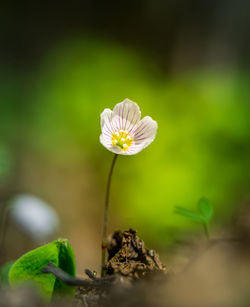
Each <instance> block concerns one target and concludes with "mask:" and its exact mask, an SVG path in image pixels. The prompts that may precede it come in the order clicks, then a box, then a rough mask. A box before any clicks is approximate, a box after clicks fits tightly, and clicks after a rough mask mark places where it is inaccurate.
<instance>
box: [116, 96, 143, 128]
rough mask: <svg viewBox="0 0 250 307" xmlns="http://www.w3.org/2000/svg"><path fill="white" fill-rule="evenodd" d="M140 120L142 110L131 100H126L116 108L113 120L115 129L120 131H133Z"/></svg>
mask: <svg viewBox="0 0 250 307" xmlns="http://www.w3.org/2000/svg"><path fill="white" fill-rule="evenodd" d="M140 119H141V111H140V108H139V107H138V105H137V104H136V103H135V102H133V101H131V100H129V99H125V100H124V101H122V102H120V103H118V104H117V105H116V106H115V107H114V110H113V116H112V120H113V124H114V127H116V128H118V130H128V131H130V130H132V129H133V128H134V126H135V125H136V124H137V123H138V122H139V121H140Z"/></svg>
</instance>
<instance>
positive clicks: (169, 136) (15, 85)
mask: <svg viewBox="0 0 250 307" xmlns="http://www.w3.org/2000/svg"><path fill="white" fill-rule="evenodd" d="M248 8H249V3H248V2H247V1H239V2H238V3H236V2H226V1H212V2H211V3H209V4H206V5H205V4H204V3H203V5H201V3H200V2H198V1H189V2H184V1H176V2H174V1H165V2H163V1H153V0H152V1H147V2H145V3H144V2H139V1H138V2H132V1H129V2H128V3H127V5H126V7H122V6H121V5H118V4H115V3H112V2H111V3H109V4H105V5H104V4H103V3H101V2H100V1H92V2H91V1H82V2H74V1H73V2H72V4H68V5H67V4H62V5H61V6H59V7H57V6H56V4H50V5H49V6H48V7H46V5H44V4H39V3H36V4H34V3H28V2H27V3H22V4H21V3H20V4H19V3H18V2H16V3H15V5H11V4H9V5H8V4H5V5H4V7H3V11H2V15H3V16H4V18H2V23H3V25H4V28H2V30H1V40H2V46H3V50H2V52H1V55H0V68H1V70H0V114H1V120H0V192H1V205H2V207H4V206H5V204H6V202H7V201H8V200H9V199H10V198H11V197H12V196H14V195H16V194H17V193H29V194H33V195H36V196H38V197H40V198H42V199H43V200H45V201H47V202H48V203H50V204H51V205H52V206H53V207H54V208H55V209H56V210H57V212H58V214H59V217H60V219H61V228H60V231H59V233H58V235H59V236H61V237H67V238H68V239H69V240H70V242H71V244H72V246H73V248H74V249H75V252H76V255H77V262H78V268H79V271H82V270H83V269H84V268H86V267H89V268H95V269H97V266H98V265H99V261H100V250H99V246H100V240H101V227H102V216H103V210H104V206H103V203H104V196H105V195H104V193H105V185H106V179H107V174H108V170H109V167H110V163H111V159H112V153H110V152H108V151H107V150H106V149H105V148H104V147H102V145H101V144H100V143H99V135H100V114H101V112H102V111H103V109H104V108H111V109H112V108H113V107H114V105H115V104H116V103H118V102H120V101H122V100H123V99H124V98H126V97H128V98H130V99H131V100H133V101H135V102H137V103H138V105H139V106H140V108H141V111H142V116H146V115H150V116H151V117H152V118H153V119H155V120H156V121H157V122H158V126H159V127H158V134H157V137H156V139H155V141H154V142H153V143H152V145H150V146H149V147H148V148H147V149H145V150H144V151H142V152H141V153H140V154H138V155H135V156H131V157H129V156H128V157H126V156H120V157H119V159H118V161H117V165H116V169H115V173H114V177H113V182H112V190H111V201H110V212H109V231H110V232H111V231H113V230H114V229H120V228H121V229H126V228H129V227H131V228H134V229H137V230H138V232H139V235H140V236H141V237H142V238H143V239H144V240H145V241H146V243H147V245H148V246H150V247H152V248H158V249H161V250H162V251H164V250H167V247H168V246H169V245H170V244H171V243H172V242H173V241H174V240H175V239H177V238H179V237H180V236H181V235H182V234H183V233H185V232H187V231H197V232H199V231H200V230H199V228H198V226H197V225H194V224H191V223H188V222H187V221H186V220H185V219H183V218H181V217H179V216H177V215H174V214H173V208H174V206H175V205H181V206H185V207H187V208H189V209H195V208H196V204H197V201H198V199H199V198H200V197H202V196H206V197H208V198H209V199H210V200H211V202H212V203H213V205H214V208H215V219H214V223H213V225H212V226H214V228H216V227H217V228H220V227H223V226H224V225H227V224H228V223H230V221H232V220H233V217H234V215H235V214H236V213H235V212H237V211H238V210H239V208H240V207H241V206H244V204H246V203H247V202H249V201H250V194H249V183H250V180H249V176H250V175H249V174H250V164H249V157H250V142H249V140H250V123H249V106H250V104H249V101H250V100H249V98H250V97H249V96H250V95H249V84H250V72H249V69H248V66H247V63H248V57H249V54H250V53H249V52H248V51H250V50H249V40H248V38H249V33H250V31H249V27H248V23H249V20H250V19H249V16H248V15H249V14H247V13H246V11H248V12H249V10H247V9H248ZM10 20H11V22H10ZM239 33H240V34H241V35H238V34H239ZM247 41H248V44H247ZM17 232H18V231H17V230H13V227H12V224H10V225H9V226H8V235H7V238H8V239H7V242H6V243H5V247H6V250H7V258H15V257H18V256H20V254H21V253H22V252H24V251H26V249H27V250H28V249H29V248H30V247H31V246H35V244H34V243H30V242H29V243H27V242H26V241H25V242H26V243H25V244H24V243H23V241H22V238H23V237H22V236H21V235H20V238H19V239H17ZM9 241H11V242H12V243H11V244H10V243H8V242H9ZM14 241H15V242H16V244H14V245H15V248H14V247H13V242H14Z"/></svg>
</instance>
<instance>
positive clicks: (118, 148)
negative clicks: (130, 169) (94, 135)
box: [100, 99, 157, 155]
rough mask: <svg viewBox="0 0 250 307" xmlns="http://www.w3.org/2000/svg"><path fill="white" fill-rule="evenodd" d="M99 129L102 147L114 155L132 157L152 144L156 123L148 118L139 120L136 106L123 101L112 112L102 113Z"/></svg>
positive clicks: (129, 101)
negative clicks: (100, 130)
mask: <svg viewBox="0 0 250 307" xmlns="http://www.w3.org/2000/svg"><path fill="white" fill-rule="evenodd" d="M101 129H102V134H101V135H100V142H101V143H102V145H103V146H104V147H106V148H107V149H108V150H110V151H112V152H114V153H116V154H121V155H134V154H137V153H138V152H140V151H141V150H142V149H144V148H145V147H147V146H148V145H149V144H151V143H152V142H153V140H154V138H155V135H156V130H157V122H156V121H154V120H152V118H151V117H149V116H146V117H144V118H143V119H141V111H140V109H139V107H138V105H137V104H136V103H135V102H133V101H131V100H129V99H125V100H124V101H122V102H120V103H118V104H117V105H116V106H115V107H114V110H113V111H112V110H110V109H105V110H104V111H103V112H102V114H101Z"/></svg>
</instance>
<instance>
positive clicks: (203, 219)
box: [174, 197, 213, 224]
mask: <svg viewBox="0 0 250 307" xmlns="http://www.w3.org/2000/svg"><path fill="white" fill-rule="evenodd" d="M174 212H175V213H176V214H179V215H182V216H185V217H187V218H188V219H190V220H192V221H193V222H197V223H200V224H208V222H210V220H211V218H212V216H213V206H212V204H211V203H210V202H209V200H208V199H207V198H205V197H203V198H201V199H200V200H199V202H198V211H191V210H188V209H186V208H183V207H180V206H175V210H174Z"/></svg>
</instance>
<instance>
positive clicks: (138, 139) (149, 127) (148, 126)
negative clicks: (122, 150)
mask: <svg viewBox="0 0 250 307" xmlns="http://www.w3.org/2000/svg"><path fill="white" fill-rule="evenodd" d="M157 126H158V125H157V122H156V121H154V120H153V119H152V118H151V117H149V116H146V117H144V118H143V119H142V120H140V121H139V123H138V124H137V126H136V128H135V129H134V130H133V131H132V137H133V143H132V145H131V147H130V148H129V149H128V153H129V154H131V155H133V154H137V153H138V152H140V151H141V150H143V149H144V148H146V147H147V146H148V145H150V144H151V143H152V142H153V140H154V139H155V136H156V131H157Z"/></svg>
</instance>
